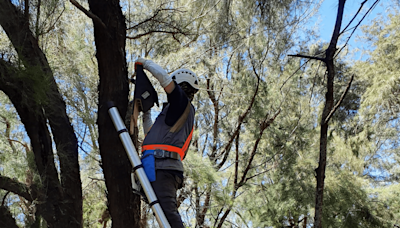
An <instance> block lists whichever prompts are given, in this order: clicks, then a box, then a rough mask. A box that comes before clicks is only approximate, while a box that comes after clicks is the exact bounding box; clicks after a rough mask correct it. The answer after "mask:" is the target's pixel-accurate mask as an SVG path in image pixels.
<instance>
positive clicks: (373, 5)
mask: <svg viewBox="0 0 400 228" xmlns="http://www.w3.org/2000/svg"><path fill="white" fill-rule="evenodd" d="M379 1H380V0H376V1H375V2H374V4H372V6H371V7H370V8H369V9H368V11H367V12H366V13H365V15H364V16H363V17H362V18H361V20H360V21H359V22H358V24H357V25H356V26H354V27H353V28H354V29H353V31H352V32H351V34H350V36H349V37H348V38H347V40H346V43H345V44H344V45H343V46H342V47H341V48H340V50H339V51H338V52H337V53H336V55H335V57H336V56H337V55H338V54H339V53H340V52H341V51H342V50H343V49H344V47H346V46H347V44H348V43H349V40H350V38H351V37H352V36H353V34H354V32H355V31H356V29H357V28H358V26H360V24H361V22H362V21H363V20H364V19H365V17H366V16H367V15H368V14H369V12H370V11H371V10H372V9H373V8H374V7H375V6H376V4H378V2H379ZM357 13H358V12H357ZM349 25H350V24H349ZM346 28H347V27H346ZM345 31H346V30H343V31H342V32H341V33H340V35H341V34H342V33H343V32H345Z"/></svg>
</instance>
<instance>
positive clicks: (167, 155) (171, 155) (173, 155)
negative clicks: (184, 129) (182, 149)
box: [154, 149, 181, 160]
mask: <svg viewBox="0 0 400 228" xmlns="http://www.w3.org/2000/svg"><path fill="white" fill-rule="evenodd" d="M154 156H155V157H156V158H172V159H176V160H181V156H180V155H179V154H178V153H175V152H171V151H166V150H161V149H155V150H154Z"/></svg>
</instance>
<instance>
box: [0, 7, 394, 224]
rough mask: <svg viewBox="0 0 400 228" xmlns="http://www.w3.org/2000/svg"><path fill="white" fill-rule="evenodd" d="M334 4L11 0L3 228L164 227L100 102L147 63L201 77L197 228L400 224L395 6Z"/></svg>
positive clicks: (187, 194) (2, 61) (124, 104)
mask: <svg viewBox="0 0 400 228" xmlns="http://www.w3.org/2000/svg"><path fill="white" fill-rule="evenodd" d="M326 2H329V4H331V5H330V6H331V10H332V11H330V12H327V14H326V15H324V17H329V18H331V19H332V21H334V24H333V25H332V27H331V28H326V27H324V28H323V29H321V28H320V27H318V23H320V21H319V19H318V17H319V14H318V10H319V7H320V6H321V4H322V1H317V0H311V1H299V0H282V1H266V0H262V1H247V0H235V1H231V0H198V1H186V0H180V1H164V0H162V1H158V0H155V1H140V0H131V1H123V0H121V1H117V0H88V1H75V0H70V1H62V0H48V1H41V0H0V26H1V27H0V28H1V30H0V54H1V58H0V91H1V92H0V227H7V228H14V227H32V228H33V227H158V226H157V224H156V221H155V219H154V217H153V215H152V212H151V209H149V208H148V206H147V205H146V204H145V203H144V202H143V201H142V200H141V199H140V197H139V196H138V195H135V194H133V193H132V191H131V182H130V172H131V166H130V164H129V160H128V159H127V157H126V155H125V151H124V149H123V147H122V145H121V143H120V140H119V138H118V135H117V133H116V132H115V128H114V127H113V125H112V123H111V120H110V118H109V116H108V114H107V108H106V106H105V103H106V102H107V101H109V100H112V101H114V102H115V104H116V105H117V107H118V109H119V111H120V113H121V114H122V116H127V118H126V119H127V126H129V114H128V113H129V112H130V106H129V100H130V99H132V95H133V85H132V84H130V82H129V78H130V77H131V76H132V75H133V65H134V60H135V59H136V58H137V57H139V56H142V57H145V58H149V59H152V60H153V61H155V62H157V63H159V64H160V65H161V66H162V67H164V68H165V69H166V70H167V71H168V72H169V73H171V72H173V71H174V70H176V69H179V68H182V67H186V68H190V69H193V70H194V71H195V72H196V73H197V75H198V76H199V79H200V84H201V85H200V86H201V90H200V91H199V93H198V94H197V95H196V97H195V99H194V105H195V107H196V110H197V113H196V122H195V132H194V137H193V140H192V145H191V147H190V150H189V152H188V156H187V158H186V159H185V162H184V165H185V170H186V172H185V184H184V187H183V188H182V189H181V190H180V191H179V194H178V206H179V210H180V212H181V215H182V218H183V221H184V223H185V225H186V226H187V227H399V226H400V201H399V194H400V186H399V183H398V182H399V172H400V169H399V168H400V167H399V150H400V148H399V136H400V135H399V132H400V125H399V119H398V118H399V117H400V115H399V113H400V99H399V97H400V96H399V95H400V39H399V38H400V31H399V29H398V28H399V27H400V14H399V6H400V5H399V4H400V2H399V1H398V0H387V1H379V0H377V1H351V2H350V1H347V2H346V1H344V0H340V1H326ZM324 4H326V3H324ZM347 4H350V5H351V8H352V9H353V8H355V9H357V10H356V11H354V10H351V11H346V9H348V8H346V6H347ZM378 6H379V9H380V10H379V11H380V13H379V14H376V13H374V10H376V8H377V7H378ZM358 9H360V10H358ZM325 12H326V11H325ZM371 15H374V16H373V17H371ZM365 18H368V19H369V20H368V23H367V20H366V19H365ZM342 19H343V21H342ZM323 30H325V31H326V30H329V31H330V32H331V33H332V34H330V35H329V38H328V41H326V39H325V38H324V39H323V40H322V39H321V36H322V35H324V34H326V32H321V31H323ZM355 34H357V35H355ZM325 36H326V35H325ZM349 43H352V44H357V45H348V44H349ZM152 82H153V84H154V85H155V87H156V90H157V91H158V92H159V95H160V100H161V101H165V100H166V97H165V95H164V94H163V92H162V88H161V87H160V86H159V84H157V82H156V81H154V80H153V79H152ZM159 110H160V108H157V107H156V108H154V110H153V117H154V116H155V115H156V114H157V113H158V111H159ZM140 127H141V126H139V128H138V129H135V133H134V134H133V135H132V139H133V140H134V142H135V145H136V146H138V148H139V147H140V142H141V140H143V134H142V131H141V128H140ZM139 150H140V149H139Z"/></svg>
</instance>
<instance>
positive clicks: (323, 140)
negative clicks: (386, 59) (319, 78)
mask: <svg viewBox="0 0 400 228" xmlns="http://www.w3.org/2000/svg"><path fill="white" fill-rule="evenodd" d="M345 2H346V1H345V0H339V6H338V14H337V17H336V24H335V28H334V31H333V35H332V39H331V42H330V44H329V47H328V49H327V50H326V56H325V60H324V62H325V65H326V68H327V72H328V73H327V85H326V87H327V92H326V94H325V106H324V109H323V112H322V118H321V132H320V145H319V148H320V153H319V162H318V168H317V169H316V170H315V172H316V179H317V188H316V197H315V217H314V221H315V222H314V227H315V228H322V227H323V225H322V217H323V199H324V184H325V170H326V153H327V144H328V128H329V121H328V120H329V119H328V116H329V115H330V114H331V111H332V110H333V107H334V97H333V84H334V79H335V74H336V72H335V66H334V56H335V53H336V45H337V41H338V39H339V35H340V27H341V24H342V18H343V9H344V4H345Z"/></svg>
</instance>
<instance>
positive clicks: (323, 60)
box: [288, 54, 325, 62]
mask: <svg viewBox="0 0 400 228" xmlns="http://www.w3.org/2000/svg"><path fill="white" fill-rule="evenodd" d="M288 56H291V57H299V58H306V59H314V60H319V61H322V62H325V58H321V57H316V56H309V55H302V54H296V55H288Z"/></svg>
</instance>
